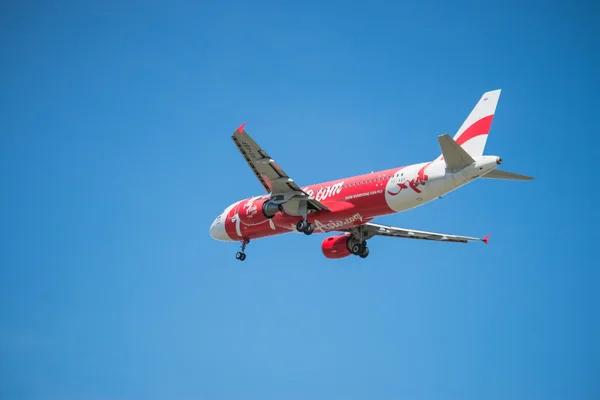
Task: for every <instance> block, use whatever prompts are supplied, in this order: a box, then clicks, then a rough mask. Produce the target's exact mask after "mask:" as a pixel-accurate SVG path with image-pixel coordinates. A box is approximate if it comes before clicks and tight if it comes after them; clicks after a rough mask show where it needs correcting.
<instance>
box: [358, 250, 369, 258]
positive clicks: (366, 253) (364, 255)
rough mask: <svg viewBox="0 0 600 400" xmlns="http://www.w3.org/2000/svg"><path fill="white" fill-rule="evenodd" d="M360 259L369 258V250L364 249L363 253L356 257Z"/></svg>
mask: <svg viewBox="0 0 600 400" xmlns="http://www.w3.org/2000/svg"><path fill="white" fill-rule="evenodd" d="M358 256H359V257H360V258H367V257H368V256H369V248H368V247H365V248H364V249H363V251H362V252H361V253H360V254H359V255H358Z"/></svg>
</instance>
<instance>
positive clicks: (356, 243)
mask: <svg viewBox="0 0 600 400" xmlns="http://www.w3.org/2000/svg"><path fill="white" fill-rule="evenodd" d="M351 234H352V236H351V239H350V240H351V241H350V242H349V244H351V246H348V250H350V253H352V254H354V255H355V256H359V257H360V258H367V257H368V256H369V248H368V247H367V241H366V238H367V237H368V236H367V234H366V233H365V230H364V226H359V227H356V228H354V229H352V232H351Z"/></svg>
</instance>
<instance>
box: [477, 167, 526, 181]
mask: <svg viewBox="0 0 600 400" xmlns="http://www.w3.org/2000/svg"><path fill="white" fill-rule="evenodd" d="M482 178H490V179H507V180H511V181H530V180H532V179H535V178H532V177H531V176H525V175H519V174H514V173H512V172H505V171H499V170H497V169H494V170H491V171H490V172H488V173H487V174H485V175H483V176H482Z"/></svg>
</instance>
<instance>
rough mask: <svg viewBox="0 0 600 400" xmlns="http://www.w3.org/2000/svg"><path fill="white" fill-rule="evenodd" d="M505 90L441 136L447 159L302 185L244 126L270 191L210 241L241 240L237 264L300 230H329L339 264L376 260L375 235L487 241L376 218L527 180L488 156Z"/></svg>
mask: <svg viewBox="0 0 600 400" xmlns="http://www.w3.org/2000/svg"><path fill="white" fill-rule="evenodd" d="M500 92H501V89H497V90H493V91H490V92H486V93H484V94H483V95H482V96H481V98H480V100H479V101H478V102H477V104H476V105H475V107H474V108H473V110H472V111H471V113H470V114H469V116H468V117H467V119H466V120H465V121H464V122H463V124H462V125H461V127H460V128H459V130H458V131H457V132H456V134H455V135H454V137H450V135H448V134H443V135H440V136H438V143H439V146H440V149H441V154H440V155H439V156H438V157H437V158H435V159H434V160H432V161H427V162H423V163H419V164H414V165H407V166H402V167H397V168H392V169H386V170H382V171H377V172H371V173H367V174H363V175H358V176H353V177H349V178H343V179H336V180H334V181H329V182H324V183H318V184H315V185H309V186H304V187H301V186H299V185H298V184H297V183H296V182H295V181H294V180H293V179H291V178H290V177H289V176H288V174H286V173H285V172H284V171H283V169H282V168H281V167H280V166H279V165H278V164H277V163H276V162H275V161H274V160H273V158H271V156H270V155H269V154H268V153H267V152H266V151H265V150H263V149H262V148H261V147H260V146H259V145H258V144H257V143H256V142H255V141H254V140H253V139H252V138H251V137H250V135H248V133H247V132H246V131H245V129H244V127H245V125H246V123H245V122H244V123H243V124H242V126H240V127H239V128H238V129H236V130H235V131H234V132H233V135H232V139H233V142H234V143H235V145H236V146H237V148H238V150H239V151H240V153H241V154H242V156H243V157H244V159H245V160H246V162H247V163H248V165H249V166H250V169H251V170H252V171H253V172H254V174H255V175H256V177H257V178H258V180H259V182H260V183H261V184H262V186H263V187H264V189H265V191H266V194H263V195H259V196H255V197H251V198H247V199H244V200H240V201H237V202H235V203H233V204H231V205H230V206H228V207H227V208H225V210H224V211H223V212H222V213H221V214H220V215H219V216H217V218H216V219H215V220H214V222H213V223H212V224H211V226H210V230H209V233H210V236H211V237H212V238H213V239H215V240H218V241H223V242H240V243H241V250H240V251H238V252H237V254H236V259H238V260H241V261H244V260H245V259H246V253H245V250H246V245H247V244H248V243H250V241H251V240H255V239H259V238H265V237H269V236H273V235H280V234H285V233H290V232H296V233H300V234H302V233H303V234H305V235H311V234H312V233H313V232H316V233H323V234H327V233H329V234H330V236H329V237H327V238H325V239H324V240H323V242H322V243H321V251H322V253H323V255H324V256H325V257H327V258H329V259H339V258H344V257H348V256H350V255H356V256H359V257H361V258H366V257H367V256H368V255H369V248H368V247H367V240H369V239H371V238H373V237H375V236H387V237H396V238H408V239H421V240H434V241H442V242H455V243H467V242H473V241H477V242H484V243H485V244H488V239H489V236H490V235H488V236H486V237H484V238H476V237H468V236H458V235H450V234H445V233H436V232H425V231H419V230H414V229H407V228H399V227H393V226H387V225H381V224H377V223H374V222H372V221H373V219H375V218H377V217H381V216H384V215H389V214H393V213H400V212H404V211H407V210H410V209H412V208H415V207H418V206H421V205H423V204H426V203H428V202H430V201H432V200H435V199H437V198H441V197H442V196H443V195H445V194H447V193H449V192H452V191H454V190H456V189H458V188H459V187H461V186H463V185H466V184H467V183H470V182H472V181H474V180H476V179H478V178H486V179H507V180H517V181H526V180H531V179H534V178H532V177H529V176H524V175H519V174H515V173H511V172H505V171H501V170H498V169H497V167H498V166H499V165H500V164H502V159H501V158H500V157H498V156H493V155H483V152H484V148H485V144H486V141H487V138H488V133H489V131H490V127H491V124H492V120H493V118H494V114H495V112H496V106H497V104H498V100H499V98H500Z"/></svg>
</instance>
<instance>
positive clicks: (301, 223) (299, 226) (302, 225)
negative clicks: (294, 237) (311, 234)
mask: <svg viewBox="0 0 600 400" xmlns="http://www.w3.org/2000/svg"><path fill="white" fill-rule="evenodd" d="M306 228H308V222H306V221H305V220H303V219H302V220H300V221H298V223H297V224H296V230H297V231H298V232H304V231H306Z"/></svg>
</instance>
